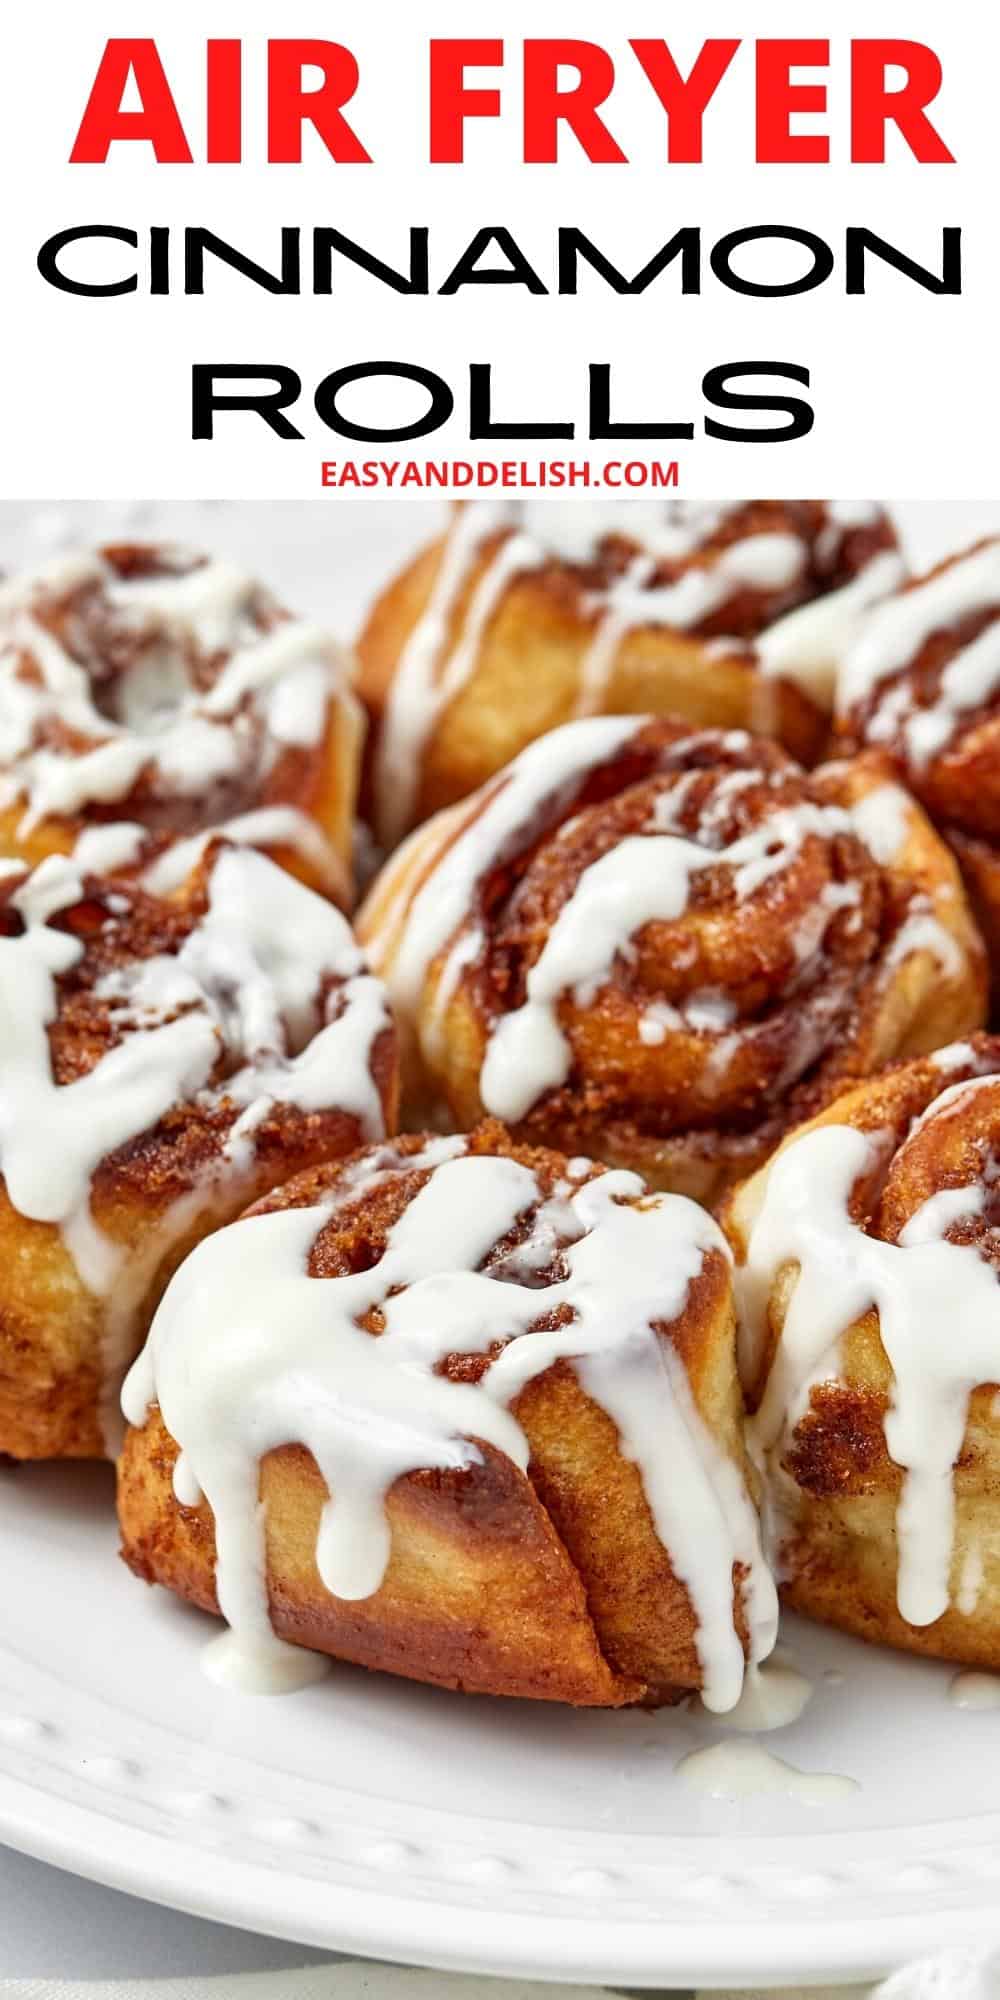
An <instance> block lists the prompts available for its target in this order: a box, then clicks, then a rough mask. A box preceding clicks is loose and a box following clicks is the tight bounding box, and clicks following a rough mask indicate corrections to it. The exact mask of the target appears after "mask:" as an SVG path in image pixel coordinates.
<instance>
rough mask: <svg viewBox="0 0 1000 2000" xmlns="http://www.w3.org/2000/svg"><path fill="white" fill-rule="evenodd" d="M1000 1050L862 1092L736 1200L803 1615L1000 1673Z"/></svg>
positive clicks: (987, 1041)
mask: <svg viewBox="0 0 1000 2000" xmlns="http://www.w3.org/2000/svg"><path fill="white" fill-rule="evenodd" d="M998 1147H1000V1039H997V1038H995V1037H990V1036H986V1035H979V1036H975V1037H974V1038H973V1039H972V1041H971V1042H969V1043H964V1044H958V1045H955V1046H953V1047H950V1048H947V1049H942V1050H940V1051H939V1052H938V1053H937V1054H936V1055H931V1056H929V1057H925V1058H923V1059H922V1060H921V1061H919V1062H913V1063H908V1064H903V1065H898V1066H896V1067H894V1068H892V1069H890V1070H889V1071H888V1072H887V1073H886V1074H885V1075H884V1076H881V1077H878V1078H876V1079H875V1080H874V1082H869V1083H866V1084H865V1085H863V1086H860V1087H856V1088H854V1089H853V1090H850V1091H849V1092H847V1094H846V1095H844V1096H843V1097H841V1098H838V1100H837V1101H836V1102H835V1103H834V1104H832V1105H830V1106H829V1107H828V1108H827V1109H826V1110H825V1111H824V1112H823V1113H822V1114H821V1116H820V1117H818V1118H817V1119H815V1120H814V1121H813V1122H812V1123H811V1124H808V1125H806V1126H805V1127H804V1128H803V1129H802V1130H800V1131H798V1132H794V1133H792V1134H791V1135H790V1136H789V1138H788V1139H787V1140H786V1141H785V1144H784V1145H783V1146H782V1148H781V1150H780V1151H779V1152H778V1154H777V1155H776V1157H775V1158H774V1160H772V1161H771V1162H770V1164H769V1165H768V1166H767V1167H765V1168H764V1169H763V1171H762V1172H761V1173H759V1174H757V1175H756V1176H755V1177H754V1178H753V1179H752V1180H750V1181H749V1182H748V1183H747V1184H746V1186H745V1187H743V1188H741V1189H740V1190H739V1191H738V1192H737V1193H736V1194H735V1195H734V1196H733V1197H732V1199H731V1203H730V1206H729V1211H728V1218H727V1219H728V1225H729V1228H730V1232H731V1235H732V1239H733V1241H734V1243H735V1245H736V1247H737V1251H738V1254H739V1257H740V1260H741V1267H740V1270H739V1272H738V1291H739V1294H740V1296H741V1299H742V1306H743V1313H742V1318H743V1348H744V1351H743V1357H742V1359H743V1371H744V1378H745V1382H746V1387H747V1392H748V1396H749V1400H750V1404H751V1407H752V1408H753V1409H754V1410H755V1415H754V1418H753V1422H752V1431H753V1433H754V1438H755V1445H756V1449H757V1451H758V1453H759V1455H760V1460H761V1462H762V1464H764V1465H765V1466H766V1468H767V1478H768V1485H769V1494H770V1512H771V1516H772V1543H773V1548H772V1553H773V1556H774V1559H775V1561H776V1563H777V1564H778V1567H779V1573H780V1575H781V1577H782V1579H783V1587H784V1593H785V1596H786V1597H787V1600H788V1602H789V1603H790V1604H792V1605H793V1606H794V1607H795V1608H796V1609H797V1610H800V1611H804V1612H806V1613H808V1614H809V1615H811V1616H812V1617H815V1618H820V1619H822V1620H824V1621H826V1622H828V1623H830V1624H833V1625H839V1626H842V1627H843V1628H844V1629H845V1630H846V1631H849V1632H855V1633H857V1634H858V1635H859V1636H860V1637H861V1638H863V1639H870V1640H874V1641H877V1642H881V1643H884V1644H888V1645H892V1646H902V1647H906V1648H907V1649H908V1650H909V1651H912V1652H919V1653H929V1654H934V1655H936V1656H938V1657H940V1658H944V1659H951V1660H959V1661H964V1662H968V1663H969V1664H970V1665H974V1666H981V1667H990V1668H994V1669H996V1668H1000V1526H998V1519H997V1491H998V1478H1000V1389H998V1383H1000V1286H998V1278H1000V1210H998V1203H997V1156H998Z"/></svg>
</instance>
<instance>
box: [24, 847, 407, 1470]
mask: <svg viewBox="0 0 1000 2000" xmlns="http://www.w3.org/2000/svg"><path fill="white" fill-rule="evenodd" d="M0 1012H2V1016H3V1022H4V1032H3V1040H2V1044H0V1165H2V1175H0V1453H8V1454H11V1455H13V1456H14V1457H17V1458H56V1457H67V1456H72V1457H85V1456H96V1455H100V1454H101V1453H103V1452H105V1451H111V1450H113V1449H114V1447H115V1444H116V1442H117V1440H116V1437H115V1422H114V1417H115V1411H116V1405H117V1397H118V1391H119V1388H120V1384H121V1376H122V1370H123V1367H124V1366H125V1365H127V1363H128V1362H130V1361H131V1359H132V1358H133V1356H134V1354H135V1352H136V1350H137V1348H138V1347H139V1345H140V1344H141V1342H142V1340H143V1338H144V1335H145V1332H146V1329H147V1328H148V1326H149V1322H150V1319H151V1317H152V1313H153V1310H154V1308H155V1306H156V1303H157V1300H158V1298H159V1296H160V1294H161V1292H162V1290H163V1287H164V1285H165V1283H166V1281H167V1278H168V1277H169V1275H170V1272H171V1271H172V1269H173V1268H174V1266H175V1265H176V1264H177V1262H178V1261H179V1259H180V1258H181V1257H182V1256H183V1255H184V1253H185V1252H186V1251H187V1250H188V1249H189V1248H190V1247H191V1245H192V1244H194V1243H196V1242H197V1241H198V1240H199V1239H200V1238H201V1237H203V1236H204V1235H205V1234H206V1232H207V1231H208V1230H210V1229H213V1228H216V1227H218V1226H219V1224H220V1223H223V1222H226V1221H228V1220H229V1219H230V1218H231V1217H232V1216H233V1215H234V1214H236V1213H237V1212H238V1210H239V1209H241V1208H242V1207H244V1206H245V1204H246V1202H247V1201H248V1200H252V1199H254V1198H255V1196H257V1195H258V1194H261V1193H263V1192H264V1191H265V1190H266V1189H268V1188H270V1187H273V1186H274V1185H275V1183H276V1182H278V1181H281V1180H284V1179H286V1178H287V1177H288V1175H289V1174H291V1173H294V1172H296V1171H298V1170H299V1169H300V1168H302V1167H305V1166H307V1165H309V1164H311V1163H312V1162H313V1161H315V1160H318V1159H326V1158H329V1157H335V1156H337V1155H338V1154H344V1153H346V1152H348V1151H350V1150H351V1149H352V1148H355V1147H357V1146H358V1145H360V1144H362V1143H364V1141H365V1140H366V1139H369V1138H375V1137H377V1136H379V1135H380V1134H381V1133H383V1132H384V1131H385V1130H386V1129H389V1130H391V1129H393V1121H394V1118H395V1112H396V1097H397V1067H396V1054H395V1036H394V1031H393V1028H392V1025H391V1022H390V1018H389V1014H388V1012H387V1009H386V1004H385V996H384V992H383V989H382V987H381V985H380V984H379V982H378V981H377V980H376V979H374V978H372V977H371V976H370V975H369V974H368V972H367V971H366V970H365V967H364V965H363V962H362V959H361V955H360V953H359V951H358V949H357V947H356V945H355V943H354V940H353V938H352V936H351V932H350V930H349V928H348V925H347V923H346V921H345V920H344V918H343V917H342V916H341V914H340V912H339V911H338V910H336V909H335V908H334V907H333V905H332V904H331V903H328V902H327V901H325V900H324V899H323V898H322V897H320V896H317V895H315V894H314V893H313V892H312V891H311V890H309V889H306V888H305V887H304V886H303V885H302V884H300V883H298V882H296V881H294V880H293V879H292V878H291V877H290V876H288V875H285V874H284V873H283V872H282V871H281V869H279V868H278V867H276V866H275V864H274V863H273V862H272V861H270V860H268V859H267V858H266V857H265V856H264V855H262V854H258V853H256V852H254V851H253V850H252V849H250V848H237V847H232V846H229V845H227V844H225V843H222V842H218V841H216V842H214V843H213V844H212V845H211V846H210V847H209V848H208V850H207V851H206V853H205V854H204V855H203V856H202V858H201V860H200V861H199V863H198V865H197V867H196V868H195V870H194V871H193V873H192V874H191V875H190V876H189V878H188V879H187V881H186V882H185V883H184V884H183V885H182V886H181V887H180V888H179V889H178V890H177V891H176V892H175V893H174V894H172V895H171V896H169V897H156V896H153V895H151V894H150V893H149V891H148V890H146V889H144V888H142V887H141V886H139V885H138V884H137V883H136V882H134V881H129V880H126V879H125V878H122V877H113V876H112V877H108V876H98V875H95V874H93V873H90V872H89V871H88V870H87V869H86V868H84V867H83V866H81V864H80V863H79V861H75V860H72V859H70V858H68V857H66V856H60V855H50V856H49V857H48V858H47V859H46V860H45V861H43V862H41V863H40V864H39V866H38V867H37V868H35V869H33V870H31V871H26V870H25V868H24V867H23V865H22V864H20V863H18V862H15V861H7V862H4V863H0Z"/></svg>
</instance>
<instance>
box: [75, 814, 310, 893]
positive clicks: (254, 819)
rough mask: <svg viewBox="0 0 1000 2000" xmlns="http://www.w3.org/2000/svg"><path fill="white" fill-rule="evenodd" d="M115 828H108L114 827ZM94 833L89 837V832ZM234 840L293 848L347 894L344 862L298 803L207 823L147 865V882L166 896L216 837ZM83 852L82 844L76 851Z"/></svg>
mask: <svg viewBox="0 0 1000 2000" xmlns="http://www.w3.org/2000/svg"><path fill="white" fill-rule="evenodd" d="M110 830H111V829H108V831H110ZM85 838H89V836H85ZM217 839H223V840H228V841H232V842H233V843H234V844H235V845H236V846H237V847H288V848H291V850H292V852H293V853H294V854H297V855H299V856H300V858H301V859H302V860H303V861H307V862H309V863H310V864H311V866H312V867H313V868H314V869H315V870H316V873H317V875H318V876H319V877H320V878H321V879H322V880H323V882H324V883H325V885H326V886H327V887H328V888H329V889H330V890H331V891H332V890H334V889H336V890H337V891H339V892H340V893H341V894H344V893H346V887H347V883H346V875H345V870H344V866H343V863H342V862H341V860H340V857H339V855H338V854H336V853H335V852H334V849H333V847H332V846H331V844H330V842H329V841H328V840H327V838H326V835H325V834H324V833H323V831H322V828H321V827H319V826H317V824H316V821H315V820H313V819H310V818H309V815H308V813H304V812H302V811H300V809H299V807H298V806H258V807H257V809H256V811H254V812H246V813H237V814H235V815H234V817H233V818H232V819H226V820H220V822H219V824H218V826H209V827H205V828H204V829H203V831H202V832H201V833H196V834H192V836H191V838H190V839H188V840H175V841H173V842H171V845H170V846H169V847H168V848H166V849H165V850H164V852H163V853H162V854H160V855H158V856H157V858H156V860H155V861H152V862H151V863H150V864H149V866H148V868H146V869H144V870H143V876H142V879H143V883H144V885H145V887H146V888H147V889H150V890H151V891H152V892H153V894H154V895H157V896H166V895H169V894H170V893H171V891H172V890H174V889H176V888H178V887H179V885H180V884H181V883H182V882H183V880H184V878H185V876H186V875H189V874H190V872H191V870H192V868H194V867H195V866H196V864H197V863H198V861H199V860H200V859H201V856H202V854H203V853H204V851H205V849H206V847H207V846H208V845H209V842H210V841H213V840H217ZM79 851H80V844H79V842H78V843H77V847H76V849H75V852H76V853H77V854H78V853H79Z"/></svg>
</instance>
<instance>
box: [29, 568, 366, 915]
mask: <svg viewBox="0 0 1000 2000" xmlns="http://www.w3.org/2000/svg"><path fill="white" fill-rule="evenodd" d="M362 734H363V719H362V716H361V711H360V709H359V707H358V704H357V702H356V700H355V698H354V696H353V695H352V694H351V692H350V690H349V687H348V675H347V665H346V661H345V658H344V656H343V655H342V654H341V652H340V651H339V649H338V648H337V646H336V645H335V644H334V642H333V641H332V640H331V639H330V638H329V637H328V636H327V635H326V634H325V633H324V632H323V631H321V630H320V629H319V628H318V627H316V626H314V625H307V624H304V623H302V622H300V621H299V620H296V619H293V618H292V617H290V615H289V614H288V613H287V612H286V611H284V610H283V609H282V608H281V606H280V605H278V604H277V603H275V601H274V600H273V599H272V598H271V597H270V596H269V595H268V593H267V592H266V591H265V590H264V589H263V588H262V587H261V586H260V585H259V584H257V583H255V582H254V581H253V579H252V578H251V577H249V576H246V575H245V574H244V573H243V572H242V571H241V570H239V569H237V568H235V567H234V566H233V565H232V564H230V563H227V562H224V561H213V560H209V559H208V558H207V557H205V556H199V555H192V554H189V553H188V552H186V551H183V550H178V549H175V548H168V547H152V546H150V547H146V546H131V545H129V546H119V547H111V548H105V549H101V550H98V551H95V552H93V553H88V554H82V555H79V556H70V557H67V558H65V559H63V560H61V561H59V562H58V563H55V564H51V565H49V566H48V567H47V568H45V569H42V570H40V571H38V572H37V573H35V574H32V575H27V576H19V577H15V578H14V579H12V580H10V581H8V582H6V583H3V584H0V855H7V856H12V857H14V858H16V859H18V860H23V861H27V862H29V863H32V864H34V863H35V862H37V861H40V860H42V859H44V857H45V856H46V855H47V854H52V853H69V852H70V851H71V850H72V849H73V846H74V844H75V842H76V840H77V839H78V837H79V835H80V834H81V832H83V831H84V830H86V829H89V830H90V832H91V834H92V835H93V833H94V830H95V829H96V828H98V827H103V828H104V841H103V846H102V848H101V860H100V863H99V865H100V866H104V867H114V868H115V869H116V870H119V871H120V870H121V869H122V868H123V867H124V866H134V867H145V866H148V865H149V864H151V863H153V862H156V861H157V860H158V858H159V857H160V856H161V854H162V851H163V850H164V849H165V848H166V847H167V846H173V845H174V843H177V842H181V841H182V842H183V843H184V844H183V847H179V846H178V847H177V848H176V850H175V851H174V852H173V853H172V854H171V859H170V862H169V863H168V864H166V865H165V866H166V872H165V873H163V874H162V875H161V877H160V879H159V880H158V881H157V883H156V886H157V887H160V886H163V885H164V884H166V883H167V882H169V884H170V885H173V884H174V883H175V882H176V881H178V880H180V879H182V878H183V876H184V874H185V873H186V872H187V870H188V868H189V867H190V866H191V865H192V864H193V862H194V861H195V859H196V858H197V854H198V851H199V848H200V846H201V845H203V844H204V840H205V838H206V835H207V834H208V833H209V832H218V831H222V832H224V833H225V834H226V835H227V837H229V838H230V839H233V840H237V841H245V842H247V843H248V844H250V845H253V846H256V847H259V848H261V849H263V850H264V851H265V852H267V853H268V854H269V855H270V856H271V857H272V859H274V860H277V861H279V862H280V863H281V864H282V865H283V866H285V867H287V868H288V869H289V870H290V871H291V872H292V873H293V874H296V875H298V876H300V877H301V878H302V879H303V880H304V881H305V882H307V883H309V884H310V886H311V887H314V888H317V889H320V890H322V891H323V892H324V893H326V894H329V895H332V896H334V897H335V898H336V900H337V901H338V902H340V903H342V904H344V905H345V906H346V905H347V904H348V903H349V900H350V894H351V849H352V839H353V827H354V810H355V801H356V794H357V779H358V767H359V761H360V755H361V742H362ZM92 851H96V849H95V848H94V843H93V841H92Z"/></svg>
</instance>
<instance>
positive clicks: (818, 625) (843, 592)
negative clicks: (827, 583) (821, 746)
mask: <svg viewBox="0 0 1000 2000" xmlns="http://www.w3.org/2000/svg"><path fill="white" fill-rule="evenodd" d="M905 575H906V565H905V563H904V562H903V558H902V556H898V555H896V554H895V553H894V552H893V551H892V550H883V551H882V552H881V553H880V554H879V555H877V556H873V557H872V559H871V561H870V562H869V563H867V564H866V566H865V568H864V569H863V570H862V571H861V572H860V574H859V575H858V576H856V577H854V578H852V580H851V582H850V583H845V584H843V585H842V587H841V588H840V590H831V591H828V592H827V594H826V596H825V597H817V598H814V599H813V600H812V601H811V602H810V603H808V604H800V605H799V606H798V607H797V609H796V610H795V611H788V612H786V613H785V616H784V617H783V618H778V619H776V620H775V622H774V624H773V625H769V626H768V628H767V630H766V631H765V632H763V633H762V634H761V636H760V638H759V639H758V641H757V644H756V647H755V649H754V659H755V663H756V665H757V666H758V667H759V669H760V671H761V673H763V674H765V675H767V677H768V678H769V679H774V678H776V679H780V680H787V681H794V682H795V684H796V686H798V687H800V688H801V689H802V691H803V693H804V694H807V695H810V696H811V697H812V699H813V701H815V702H817V703H818V705H819V706H820V707H821V708H827V709H828V708H831V707H832V706H833V697H834V692H835V688H836V681H837V672H838V669H839V667H840V664H841V661H842V659H843V657H844V653H845V650H846V648H847V647H848V646H849V645H850V643H851V641H852V640H853V639H854V637H855V635H856V633H857V632H858V631H859V630H861V629H862V628H863V624H864V619H865V614H866V613H867V612H869V611H870V609H871V607H872V606H873V605H875V604H878V603H879V602H880V601H881V600H882V599H883V598H886V597H888V596H889V595H890V593H891V592H892V591H894V590H898V588H899V586H900V584H901V583H902V582H903V579H904V577H905Z"/></svg>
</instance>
